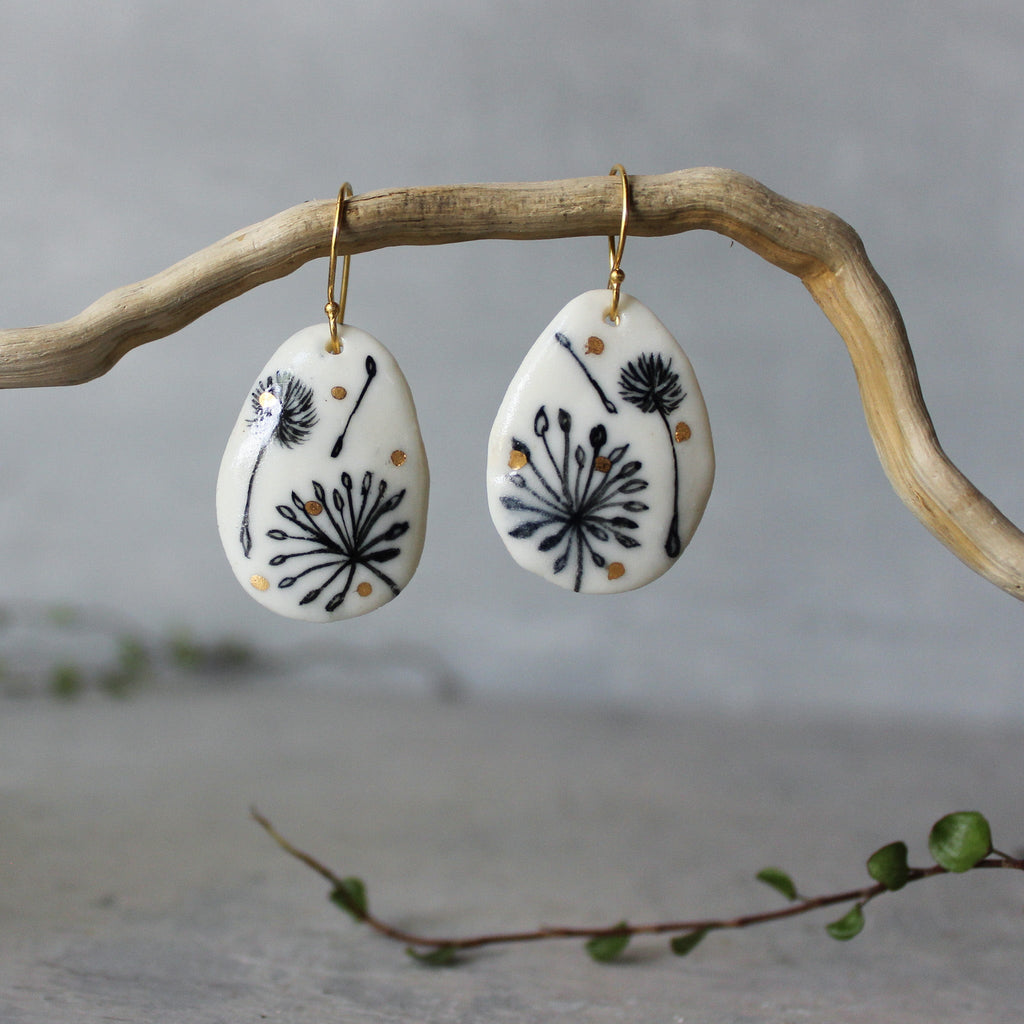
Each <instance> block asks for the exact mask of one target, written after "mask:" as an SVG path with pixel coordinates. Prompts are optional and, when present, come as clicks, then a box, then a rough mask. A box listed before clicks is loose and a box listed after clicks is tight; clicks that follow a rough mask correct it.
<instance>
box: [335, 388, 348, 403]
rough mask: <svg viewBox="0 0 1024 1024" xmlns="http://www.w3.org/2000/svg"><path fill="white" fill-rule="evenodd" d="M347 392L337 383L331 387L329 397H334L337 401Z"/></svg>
mask: <svg viewBox="0 0 1024 1024" xmlns="http://www.w3.org/2000/svg"><path fill="white" fill-rule="evenodd" d="M347 394H348V392H347V391H346V390H345V389H344V388H343V387H342V386H341V385H340V384H339V385H338V386H337V387H335V388H331V398H336V399H337V400H338V401H339V402H340V401H341V400H342V399H343V398H344V397H345V396H346V395H347Z"/></svg>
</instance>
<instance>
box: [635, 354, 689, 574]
mask: <svg viewBox="0 0 1024 1024" xmlns="http://www.w3.org/2000/svg"><path fill="white" fill-rule="evenodd" d="M619 394H620V395H621V396H622V398H624V399H625V400H626V401H627V402H629V403H630V404H631V405H635V406H636V407H637V408H638V409H639V410H640V411H641V412H644V413H651V412H656V413H657V414H658V415H659V416H660V417H661V421H662V423H664V424H665V430H666V431H667V432H668V443H669V447H670V448H671V450H672V469H673V490H672V493H673V502H672V519H671V521H670V523H669V527H668V534H667V536H666V537H665V554H667V555H668V556H669V558H676V557H678V556H679V555H680V554H681V552H682V550H683V543H682V539H681V537H680V536H679V457H678V455H677V454H676V440H675V435H674V433H673V430H672V424H671V423H670V422H669V416H671V415H672V413H674V412H675V411H676V409H678V408H679V406H680V405H682V403H683V399H684V398H686V392H685V391H683V388H682V385H681V384H680V383H679V374H678V373H676V372H675V371H674V370H673V369H672V360H671V359H669V360H668V362H665V360H664V359H663V358H662V356H661V355H660V354H657V353H644V354H642V355H640V356H639V357H638V358H637V359H636V360H632V361H630V362H628V363H627V364H626V365H625V366H624V367H623V368H622V373H621V374H620V375H619Z"/></svg>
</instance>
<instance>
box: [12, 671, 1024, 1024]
mask: <svg viewBox="0 0 1024 1024" xmlns="http://www.w3.org/2000/svg"><path fill="white" fill-rule="evenodd" d="M1022 740H1024V737H1022V736H1021V731H1020V730H1019V729H1013V730H1009V729H1008V730H1005V731H1000V730H993V729H988V730H981V729H979V728H974V729H972V730H961V729H957V728H953V727H948V726H935V727H930V728H926V727H923V726H921V725H909V724H901V723H895V722H889V723H883V722H868V721H856V722H847V723H837V722H823V721H810V720H806V721H799V720H791V721H765V720H757V721H755V720H750V719H744V718H730V717H727V716H722V715H718V714H713V713H696V712H695V713H693V714H691V715H688V716H682V715H679V714H675V713H674V714H659V713H655V712H653V711H651V712H645V711H635V710H630V711H625V710H621V709H615V708H587V707H581V706H578V705H577V706H568V705H558V704H550V705H545V704H539V703H533V704H527V703H508V704H502V703H499V702H496V701H494V700H491V699H487V700H484V699H480V698H472V697H469V698H464V699H462V700H459V701H455V702H442V701H437V700H431V699H428V698H426V697H424V696H420V695H410V694H408V693H397V692H396V693H391V694H377V695H371V694H367V693H358V692H353V691H351V690H337V689H334V690H332V689H328V688H326V687H315V686H301V687H297V686H295V685H292V686H288V685H282V686H279V687H274V686H270V685H269V684H266V683H262V684H259V685H256V684H245V683H240V682H237V681H236V682H235V683H234V684H233V685H230V686H228V685H205V686H203V687H199V686H197V685H196V684H195V682H186V681H182V682H181V683H180V685H178V684H171V683H166V682H165V683H164V684H163V685H161V686H158V687H154V688H152V689H150V690H149V691H147V692H144V693H142V694H140V695H138V696H136V697H134V698H132V699H130V700H124V701H117V700H109V699H104V698H100V697H90V698H87V699H82V700H80V701H78V702H74V703H59V702H56V701H53V700H50V699H45V698H42V697H32V698H25V699H22V700H14V699H7V700H5V701H4V702H3V705H2V707H0V822H2V825H0V948H2V958H0V1020H2V1021H3V1022H4V1024H23V1022H32V1024H46V1022H62V1024H63V1022H67V1021H71V1020H74V1021H76V1022H84V1024H90V1022H94V1021H95V1022H99V1021H104V1022H110V1021H134V1022H138V1021H160V1022H186V1021H187V1022H189V1024H214V1022H218V1024H219V1022H234V1021H245V1022H252V1021H259V1020H287V1021H290V1022H298V1024H301V1022H307V1021H308V1022H313V1021H316V1022H322V1021H327V1020H330V1021H333V1022H360V1024H362V1022H367V1024H369V1022H373V1024H384V1022H398V1021H402V1022H406V1021H415V1022H435V1021H436V1022H445V1024H448V1022H459V1021H474V1022H483V1024H486V1022H492V1021H494V1022H498V1021H500V1022H516V1024H530V1022H538V1024H539V1022H544V1024H556V1022H562V1021H566V1022H568V1021H572V1022H574V1024H578V1022H602V1024H603V1022H612V1021H657V1022H665V1024H682V1022H685V1024H726V1022H728V1024H740V1022H754V1021H757V1022H760V1021H766V1022H780V1024H781V1022H786V1024H797V1022H802V1021H830V1022H831V1021H841V1022H851V1024H859V1022H869V1021H871V1022H875V1021H885V1022H886V1024H910V1022H914V1024H916V1022H926V1021H927V1022H929V1024H932V1022H935V1021H938V1020H950V1021H971V1022H983V1024H988V1022H993V1024H994V1022H1007V1024H1009V1022H1011V1021H1012V1022H1018V1021H1019V1020H1020V1019H1021V1009H1020V1007H1021V1005H1022V1004H1024V975H1022V972H1021V969H1020V963H1021V948H1022V937H1024V918H1022V915H1021V908H1022V905H1024V878H1022V877H1021V876H1019V875H1017V874H1016V873H1012V872H978V873H975V874H974V875H969V876H965V877H961V878H940V879H934V880H929V881H925V882H923V883H921V884H917V885H913V886H911V887H910V888H908V889H906V890H904V891H903V892H901V893H899V894H895V895H892V896H887V897H884V898H882V899H880V900H878V901H877V902H876V903H874V904H872V905H871V906H870V907H869V908H868V915H867V916H868V923H867V927H866V929H865V931H864V932H863V933H862V934H861V935H860V936H859V937H858V938H856V939H855V940H853V941H852V942H849V943H838V942H835V941H833V940H831V939H829V938H827V937H826V936H825V934H824V932H823V925H824V924H825V923H827V922H828V921H830V920H832V919H834V918H835V917H837V916H839V915H838V913H837V912H836V911H834V910H831V911H825V912H822V913H817V914H812V915H807V916H805V917H801V918H797V919H793V920H790V921H788V922H782V923H777V924H772V925H767V926H763V927H760V928H757V929H751V930H747V931H743V932H728V933H718V934H713V935H711V936H709V937H708V938H707V939H706V940H705V941H704V943H703V944H702V945H701V946H700V947H699V948H698V949H697V950H695V951H694V952H693V953H692V954H691V955H690V956H689V957H687V958H686V959H679V958H677V957H674V956H672V955H671V954H670V953H669V952H668V950H667V947H666V943H665V941H664V940H661V939H651V940H637V941H636V942H635V943H634V944H633V945H632V946H631V947H630V950H629V951H628V952H627V954H626V955H625V956H624V957H623V959H622V960H621V961H620V962H618V963H616V964H614V965H599V964H596V963H593V962H592V961H590V959H589V958H588V957H587V956H586V955H585V953H584V951H583V950H582V948H580V944H579V943H578V942H575V941H571V942H570V941H563V942H552V943H547V944H542V945H524V946H518V947H505V948H496V949H489V950H487V951H485V952H480V953H478V954H477V955H475V956H474V957H472V958H471V959H468V960H467V962H466V963H464V964H463V965H462V966H461V967H458V968H456V969H451V970H440V969H429V968H424V967H421V966H419V965H417V964H415V963H413V962H412V961H411V960H410V959H408V958H407V957H406V956H405V955H404V953H403V951H402V948H401V946H399V945H394V944H391V943H389V942H388V941H386V940H384V939H381V938H379V937H376V936H374V935H373V934H371V933H369V932H368V931H367V930H365V929H364V928H360V927H358V926H356V925H355V924H354V923H352V922H351V921H350V920H349V919H348V918H347V917H346V916H344V915H343V914H341V913H339V912H338V911H337V910H336V909H335V908H334V907H332V906H331V905H330V904H329V903H328V901H327V900H326V899H325V895H326V886H325V883H324V882H323V881H322V880H321V879H320V878H318V877H317V876H316V875H314V874H313V873H312V872H310V871H309V870H308V869H306V868H305V867H303V866H302V865H301V864H299V863H298V862H297V861H295V860H293V859H291V858H289V857H288V856H286V855H285V854H284V853H283V852H282V851H280V850H279V849H278V848H277V847H276V846H275V845H274V844H273V843H272V842H271V841H270V840H269V838H268V837H267V836H266V835H264V834H263V833H262V832H261V831H260V829H259V828H258V827H257V826H256V825H255V824H254V823H253V822H252V821H251V820H250V818H249V816H248V808H249V806H250V804H252V803H256V804H258V805H259V807H260V809H261V810H262V811H263V812H264V813H266V814H267V816H268V817H270V818H271V819H272V820H273V821H274V823H275V824H276V825H277V826H278V828H279V829H280V830H281V831H282V832H284V833H285V834H287V835H288V836H289V837H290V838H291V839H293V840H294V841H295V842H296V843H297V844H298V845H300V846H302V847H304V848H306V849H307V850H309V851H311V852H312V853H314V854H316V855H317V856H319V857H320V858H321V859H323V860H324V861H325V862H327V863H328V864H329V865H331V866H332V867H333V868H334V869H335V870H336V871H337V872H338V873H339V874H342V875H348V874H358V875H360V876H362V877H363V878H364V879H365V880H366V882H367V885H368V888H369V896H370V901H371V904H372V906H373V907H374V909H375V910H376V911H377V912H378V913H379V914H380V915H381V916H383V917H385V918H388V919H391V920H393V921H395V922H397V923H401V924H403V925H406V926H409V927H412V928H418V929H421V930H427V931H431V932H434V933H437V932H443V933H448V932H451V933H469V932H475V931H479V930H488V931H489V930H493V929H496V928H500V929H506V928H528V927H532V926H534V925H537V924H540V923H545V924H555V923H559V924H568V923H573V924H575V923H579V924H595V925H603V924H614V923H616V922H617V921H620V920H623V919H624V918H627V917H628V918H629V919H631V920H633V921H639V920H650V919H654V920H656V919H663V918H666V917H669V918H678V917H680V916H695V915H705V914H711V915H717V914H727V913H734V912H745V911H754V910H760V909H768V908H771V907H773V906H775V905H777V904H778V903H779V901H780V898H779V897H777V896H776V894H774V893H773V892H771V891H770V890H768V889H767V888H765V887H763V886H761V885H759V884H758V883H756V882H755V881H753V875H754V873H755V872H756V871H757V870H758V869H760V868H761V867H763V866H765V865H768V864H778V865H781V866H782V867H784V868H786V869H787V870H789V871H790V872H791V873H792V874H793V875H794V876H795V878H796V880H797V883H798V884H799V885H800V887H801V888H802V890H804V891H806V892H808V893H816V892H826V891H831V890H837V889H845V888H849V887H852V886H857V885H860V884H862V883H864V882H865V881H866V880H867V879H866V875H865V873H864V868H863V861H864V858H865V857H866V855H867V854H869V853H870V852H871V851H872V850H874V849H875V848H877V847H878V846H881V845H882V844H883V843H885V842H888V841H890V840H892V839H896V838H904V839H905V840H906V841H907V842H908V844H909V845H910V849H911V861H912V862H916V863H922V862H924V863H926V862H927V861H928V857H927V851H926V837H927V833H928V829H929V827H930V825H931V823H932V822H933V821H934V820H935V819H936V818H938V817H939V816H941V815H942V814H943V813H945V812H947V811H950V810H956V809H962V808H966V807H971V808H976V809H979V810H982V811H984V812H985V813H986V814H987V815H988V817H989V819H990V821H991V822H992V825H993V829H994V832H995V837H996V844H997V845H1002V846H1004V847H1009V848H1011V849H1015V848H1017V846H1018V845H1019V844H1020V843H1021V842H1022V841H1024V815H1022V813H1021V811H1022V803H1021V793H1020V787H1019V782H1020V778H1021V771H1020V767H1021V760H1022V757H1024V742H1022Z"/></svg>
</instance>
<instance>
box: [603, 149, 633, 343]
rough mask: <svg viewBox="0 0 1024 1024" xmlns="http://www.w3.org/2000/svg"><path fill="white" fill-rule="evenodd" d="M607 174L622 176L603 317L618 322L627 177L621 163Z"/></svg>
mask: <svg viewBox="0 0 1024 1024" xmlns="http://www.w3.org/2000/svg"><path fill="white" fill-rule="evenodd" d="M608 174H609V175H615V174H618V175H620V176H621V178H622V220H621V221H620V223H619V240H618V243H616V241H615V236H614V235H609V236H608V265H609V268H610V269H609V272H608V288H609V289H610V290H611V293H612V304H611V305H610V306H609V307H608V311H607V312H606V313H605V318H606V319H608V320H610V321H611V322H612V323H614V324H618V322H619V292H620V291H621V289H622V282H623V281H624V280H625V279H626V274H625V272H624V271H623V270H622V268H621V266H620V264H621V263H622V252H623V250H624V249H625V248H626V229H627V228H628V227H629V178H628V177H627V175H626V168H625V167H623V166H622V164H616V165H615V166H614V167H613V168H612V169H611V170H610V171H609V172H608Z"/></svg>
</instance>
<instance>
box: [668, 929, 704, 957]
mask: <svg viewBox="0 0 1024 1024" xmlns="http://www.w3.org/2000/svg"><path fill="white" fill-rule="evenodd" d="M707 933H708V929H707V928H698V929H697V931H695V932H684V933H683V934H682V935H677V936H676V937H675V938H674V939H673V940H672V941H671V942H670V943H669V946H671V947H672V952H673V953H675V955H676V956H686V954H687V953H692V952H693V950H694V949H696V948H697V946H698V944H699V943H700V941H701V939H703V938H704V936H705V935H707Z"/></svg>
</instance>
